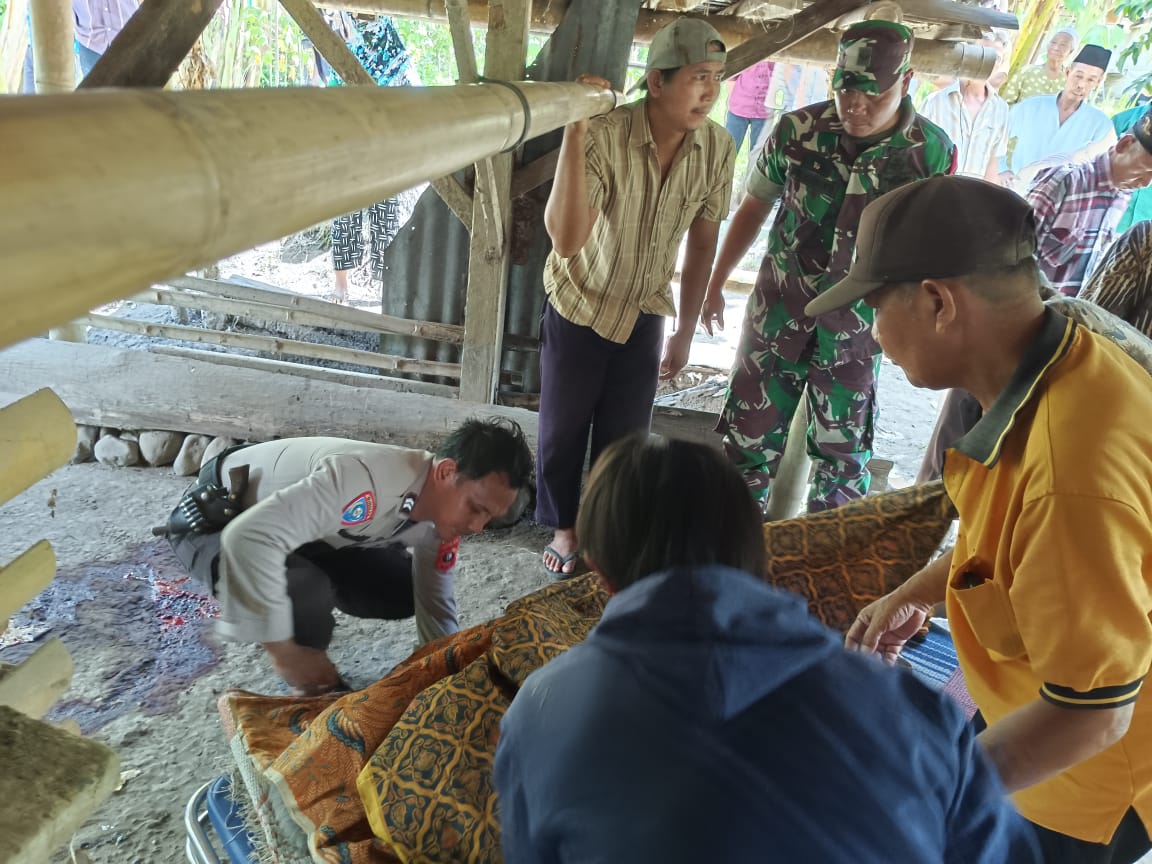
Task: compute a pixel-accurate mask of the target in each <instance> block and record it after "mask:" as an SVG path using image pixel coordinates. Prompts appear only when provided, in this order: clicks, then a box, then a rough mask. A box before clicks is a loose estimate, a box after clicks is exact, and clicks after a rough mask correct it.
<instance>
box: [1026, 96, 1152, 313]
mask: <svg viewBox="0 0 1152 864" xmlns="http://www.w3.org/2000/svg"><path fill="white" fill-rule="evenodd" d="M1149 182H1152V109H1150V110H1146V111H1145V112H1144V116H1143V117H1141V119H1140V120H1139V121H1138V122H1137V123H1136V125H1135V126H1133V127H1132V131H1131V132H1129V133H1126V134H1125V135H1124V136H1123V137H1122V138H1121V139H1120V140H1119V141H1117V142H1116V143H1115V144H1113V145H1112V146H1111V147H1110V148H1109V149H1108V151H1107V152H1105V153H1102V154H1100V155H1099V156H1097V157H1096V158H1095V159H1093V160H1092V161H1091V162H1081V163H1079V164H1075V165H1066V166H1063V167H1060V168H1049V169H1047V170H1045V171H1043V172H1041V173H1040V174H1039V175H1038V176H1037V177H1036V181H1035V182H1034V183H1033V184H1032V188H1031V189H1029V190H1028V195H1027V197H1028V201H1029V203H1031V205H1032V209H1033V210H1034V211H1035V213H1036V235H1037V238H1038V240H1039V248H1038V250H1037V253H1036V257H1037V258H1038V259H1039V261H1040V268H1041V270H1043V271H1044V275H1045V276H1047V277H1048V281H1049V282H1051V283H1052V287H1053V288H1055V289H1056V290H1058V291H1060V292H1061V293H1063V294H1067V295H1069V296H1072V297H1075V296H1076V295H1077V294H1078V293H1080V287H1081V284H1082V283H1083V281H1084V278H1085V277H1086V276H1087V275H1088V274H1089V273H1090V272H1092V270H1093V264H1094V262H1095V260H1096V259H1097V258H1098V257H1099V256H1100V255H1103V253H1104V252H1105V251H1107V249H1108V247H1109V246H1110V245H1111V244H1112V241H1113V240H1114V239H1115V237H1116V226H1117V225H1119V223H1120V220H1121V218H1122V217H1123V216H1124V212H1125V211H1126V210H1127V209H1128V200H1129V198H1130V197H1131V190H1133V189H1141V188H1143V187H1145V186H1147V185H1148V184H1149Z"/></svg>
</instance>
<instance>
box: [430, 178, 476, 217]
mask: <svg viewBox="0 0 1152 864" xmlns="http://www.w3.org/2000/svg"><path fill="white" fill-rule="evenodd" d="M430 185H431V186H432V188H433V189H435V190H436V194H437V195H439V196H440V200H441V201H443V202H444V203H445V204H447V205H448V209H449V210H451V211H452V212H453V213H454V214H455V215H456V218H457V219H459V220H460V221H461V222H462V223H464V227H465V228H467V229H468V230H469V231H471V230H472V193H471V192H469V191H468V190H467V189H465V188H464V186H463V185H462V184H461V183H460V181H459V180H457V179H456V178H455V177H454V176H453V175H451V174H448V175H447V176H445V177H437V178H436V179H435V180H433V181H431V184H430Z"/></svg>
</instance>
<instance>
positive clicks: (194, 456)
mask: <svg viewBox="0 0 1152 864" xmlns="http://www.w3.org/2000/svg"><path fill="white" fill-rule="evenodd" d="M211 443H212V438H211V437H210V436H208V435H189V436H188V437H187V438H185V439H184V443H183V444H181V445H180V452H179V453H177V454H176V460H175V461H174V462H173V463H172V470H173V471H174V472H176V473H177V474H179V475H180V476H181V477H189V476H191V475H192V474H195V473H197V472H198V471H199V470H200V460H201V459H203V458H204V450H205V449H206V448H207V447H208V445H209V444H211Z"/></svg>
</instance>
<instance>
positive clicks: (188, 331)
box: [80, 314, 460, 378]
mask: <svg viewBox="0 0 1152 864" xmlns="http://www.w3.org/2000/svg"><path fill="white" fill-rule="evenodd" d="M80 320H81V321H83V322H84V323H85V324H87V325H88V326H89V327H99V328H102V329H104V330H118V331H120V332H121V333H137V334H140V335H142V336H158V337H160V338H162V339H178V340H180V341H183V342H200V343H202V344H205V345H225V346H228V347H230V348H243V349H246V350H249V351H268V352H270V353H273V354H286V355H289V356H291V357H308V358H311V359H313V360H330V361H332V362H334V363H349V364H351V365H355V366H368V367H370V368H373V369H389V370H391V371H393V372H410V373H413V374H419V375H439V376H442V377H444V378H459V377H460V364H459V363H442V362H440V361H439V360H413V359H412V358H410V357H397V356H395V355H393V354H377V353H375V352H374V351H360V350H357V349H355V348H340V347H338V346H335V345H318V344H316V343H315V342H300V341H297V340H295V339H277V338H276V337H275V336H257V335H254V334H250V333H221V332H220V331H218V330H205V329H203V328H201V327H184V326H181V325H179V324H149V323H148V322H146V321H132V320H130V319H128V318H116V317H114V316H112V315H98V314H91V315H87V316H85V317H84V318H81V319H80Z"/></svg>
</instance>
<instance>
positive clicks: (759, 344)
mask: <svg viewBox="0 0 1152 864" xmlns="http://www.w3.org/2000/svg"><path fill="white" fill-rule="evenodd" d="M911 49H912V33H911V31H909V30H908V29H907V28H906V27H904V26H902V25H900V24H896V23H893V22H890V21H865V22H861V23H858V24H855V25H853V26H852V27H849V28H848V29H847V30H846V31H845V33H844V35H843V36H842V38H841V40H840V50H839V57H838V60H837V66H836V72H835V75H834V77H833V80H832V88H833V90H834V91H836V93H835V95H836V98H835V99H833V100H830V101H827V102H819V103H817V104H815V105H809V106H808V107H806V108H801V109H799V110H797V111H793V112H790V113H788V114H785V115H783V116H782V117H781V118H780V122H779V123H778V124H777V126H776V129H775V130H774V131H773V133H772V135H771V137H770V138H769V140H768V142H767V143H766V145H765V147H764V149H763V151H762V152H761V153H760V155H759V157H758V159H757V162H756V166H755V168H754V169H753V170H752V171H751V172H749V177H748V188H747V191H748V194H747V196H745V199H744V201H743V202H742V203H741V205H740V208H739V210H738V211H737V212H736V214H735V216H734V217H733V219H732V223H731V226H730V228H729V231H728V234H727V236H726V238H725V240H724V245H723V247H722V248H721V250H720V254H719V257H718V258H717V261H716V267H715V269H714V270H713V273H712V278H711V280H710V282H709V285H708V294H707V297H706V299H705V301H704V307H703V309H702V311H701V319H702V323H703V325H704V328H705V330H707V331H708V332H709V333H711V332H712V324H713V322H715V323H717V324H718V325H719V326H721V327H722V326H723V323H724V321H723V309H724V299H723V297H722V295H721V290H722V289H723V287H724V284H725V282H726V281H727V279H728V276H729V274H730V273H731V271H732V270H733V268H734V267H735V266H736V264H738V263H739V261H740V259H741V258H742V257H743V256H744V254H745V253H746V252H747V251H748V248H749V247H750V246H751V245H752V242H753V240H755V238H756V236H757V234H758V233H759V231H760V228H761V227H762V225H763V224H764V221H765V220H766V219H767V217H768V214H769V212H770V211H771V209H772V207H773V205H774V204H775V203H776V202H777V201H779V202H780V207H779V211H778V212H777V215H776V221H775V223H774V225H773V228H772V231H771V234H770V238H769V241H768V252H767V254H766V255H765V256H764V261H763V263H762V264H761V265H760V273H759V277H758V279H757V280H756V287H755V289H754V291H753V292H752V296H751V298H750V299H749V301H748V307H747V311H746V314H745V317H744V328H743V332H742V334H741V338H740V347H739V349H738V351H737V356H736V362H735V364H734V365H733V367H732V375H731V378H730V380H729V384H728V394H727V398H726V400H725V404H724V409H723V411H722V412H721V416H720V423H719V425H718V426H717V431H718V432H721V433H722V434H723V435H724V449H725V451H726V452H727V453H728V456H729V458H731V459H732V461H733V462H734V463H735V464H736V465H737V466H738V467H739V468H740V469H741V471H742V472H743V473H744V476H745V479H746V480H747V482H748V485H749V487H750V488H751V489H752V490H753V493H754V494H755V496H756V497H757V498H758V499H759V500H760V501H761V502H762V503H764V502H766V501H767V499H768V493H769V486H770V483H771V480H772V478H773V477H774V476H775V473H776V469H777V467H778V466H779V464H780V459H781V457H782V455H783V453H784V444H785V440H786V438H787V434H788V427H789V424H790V423H791V421H792V416H793V414H794V413H795V412H796V410H797V408H798V406H799V403H800V398H801V396H802V394H803V393H804V387H805V384H807V387H808V391H807V392H808V411H809V425H808V452H809V454H810V455H811V456H812V458H813V459H814V460H815V463H816V476H815V480H814V481H813V485H812V490H811V493H810V496H809V501H808V510H809V512H817V511H820V510H827V509H831V508H833V507H838V506H839V505H841V504H843V503H845V502H846V501H849V500H851V499H853V498H859V497H861V496H863V495H864V494H866V493H867V491H868V483H869V480H870V476H869V473H868V469H867V467H866V466H867V462H868V460H869V459H870V458H871V456H872V434H873V424H874V422H875V418H876V375H877V373H878V371H879V366H880V348H879V347H878V346H877V344H876V342H875V340H874V339H873V338H872V332H871V331H872V310H871V309H869V308H868V307H867V306H865V305H864V304H863V303H855V304H853V305H852V306H851V307H849V308H847V309H841V310H838V311H836V312H833V313H831V314H828V315H825V316H823V317H822V318H821V319H820V320H819V321H818V322H817V321H816V320H814V319H812V318H810V317H808V316H806V315H805V314H804V307H805V305H806V304H807V303H808V302H809V301H811V300H812V299H813V298H814V297H816V295H818V294H820V293H821V292H822V291H824V290H826V289H827V288H828V287H829V286H831V285H834V284H835V283H836V282H837V281H839V280H840V279H842V278H843V277H844V275H845V274H846V273H847V272H848V267H849V265H850V264H851V262H852V253H853V251H854V248H855V244H856V226H857V223H858V222H859V221H860V213H861V211H862V210H863V209H864V206H865V205H866V204H867V203H868V202H869V201H871V200H873V199H874V198H877V197H879V196H880V195H883V194H884V193H885V192H889V191H891V190H893V189H895V188H897V187H899V186H903V185H905V184H907V183H911V182H913V181H915V180H919V179H922V178H925V177H929V176H931V175H933V174H944V173H952V171H953V170H954V168H955V161H956V148H955V146H954V145H953V144H952V142H951V141H950V140H949V139H948V136H947V135H946V134H945V133H944V131H943V130H942V129H940V128H939V127H938V126H936V125H934V124H932V123H931V122H929V121H928V120H926V119H924V118H923V117H921V116H919V115H918V114H917V113H916V112H915V110H914V109H913V107H912V102H911V100H910V99H909V98H908V84H909V81H910V79H911V77H912V72H911V70H910V66H909V61H910V56H911Z"/></svg>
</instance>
